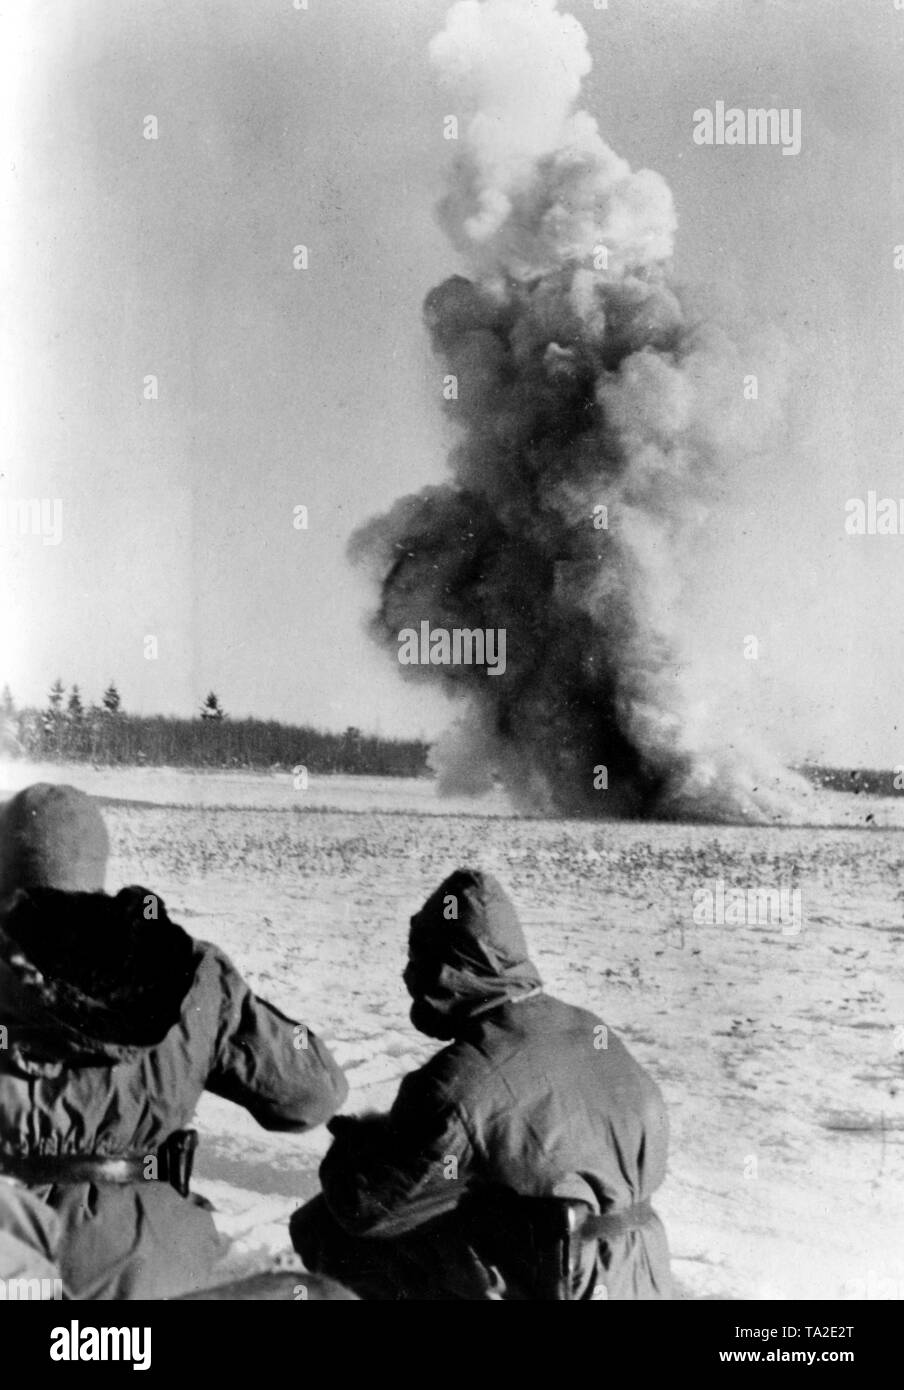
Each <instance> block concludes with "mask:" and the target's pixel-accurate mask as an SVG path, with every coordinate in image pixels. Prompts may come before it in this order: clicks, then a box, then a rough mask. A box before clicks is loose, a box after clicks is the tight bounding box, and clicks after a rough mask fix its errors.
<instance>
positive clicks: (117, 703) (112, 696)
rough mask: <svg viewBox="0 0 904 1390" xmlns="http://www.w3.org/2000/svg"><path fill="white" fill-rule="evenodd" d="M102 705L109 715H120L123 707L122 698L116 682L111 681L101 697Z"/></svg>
mask: <svg viewBox="0 0 904 1390" xmlns="http://www.w3.org/2000/svg"><path fill="white" fill-rule="evenodd" d="M101 703H102V704H103V707H104V709H105V710H106V711H107V713H108V714H118V713H119V711H120V708H121V706H122V698H121V697H120V694H119V691H118V690H117V689H116V685H115V682H113V681H111V682H110V684H109V685H108V686H107V688H106V690H105V691H104V693H103V695H102V696H101Z"/></svg>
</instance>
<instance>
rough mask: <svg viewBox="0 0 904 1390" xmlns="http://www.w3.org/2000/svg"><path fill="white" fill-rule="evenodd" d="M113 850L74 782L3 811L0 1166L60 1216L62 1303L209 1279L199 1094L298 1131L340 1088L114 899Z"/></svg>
mask: <svg viewBox="0 0 904 1390" xmlns="http://www.w3.org/2000/svg"><path fill="white" fill-rule="evenodd" d="M107 854H108V840H107V832H106V829H105V827H104V823H103V820H102V819H101V816H100V814H99V812H98V811H97V810H96V808H95V807H94V805H93V803H92V802H91V801H90V799H89V798H88V797H87V796H85V795H84V794H83V793H82V792H78V791H76V790H74V789H73V788H71V787H60V786H49V785H46V784H40V785H36V786H33V787H29V788H27V789H26V790H25V791H23V792H20V793H19V794H18V795H17V796H15V797H13V798H12V800H11V801H10V802H9V803H8V804H7V805H6V807H4V809H3V811H2V813H0V1014H2V1018H0V1023H2V1024H3V1025H4V1027H5V1029H6V1034H5V1037H6V1042H7V1046H6V1047H5V1048H4V1049H3V1050H0V1171H2V1172H5V1173H7V1174H9V1175H11V1176H13V1177H15V1178H17V1179H18V1180H19V1181H20V1182H21V1183H24V1184H25V1185H26V1186H27V1187H28V1188H29V1189H31V1191H32V1192H33V1193H34V1195H35V1196H37V1197H39V1198H42V1199H43V1200H44V1201H46V1202H47V1203H48V1204H49V1206H50V1207H52V1208H53V1209H54V1210H55V1212H56V1213H57V1216H58V1218H59V1221H60V1226H61V1241H60V1247H59V1254H58V1258H59V1263H60V1267H61V1273H62V1276H63V1281H64V1284H65V1287H66V1291H67V1293H68V1294H69V1295H71V1296H72V1297H74V1298H80V1299H84V1298H87V1299H97V1298H102V1299H123V1298H130V1299H135V1298H161V1297H166V1296H172V1295H177V1294H179V1293H182V1292H184V1291H187V1290H191V1289H197V1288H203V1287H204V1286H206V1285H209V1284H211V1283H213V1282H215V1277H214V1265H215V1262H216V1261H217V1259H218V1257H219V1255H220V1254H221V1241H220V1238H219V1236H218V1234H217V1231H216V1228H215V1226H214V1223H213V1219H212V1217H211V1215H210V1211H209V1209H208V1208H207V1205H206V1204H205V1203H203V1202H202V1201H201V1200H200V1199H197V1198H192V1197H191V1196H190V1195H189V1192H188V1174H189V1170H190V1153H191V1147H192V1145H191V1140H192V1139H193V1138H194V1137H195V1136H194V1131H191V1130H188V1131H186V1129H185V1126H186V1125H187V1124H188V1123H189V1121H190V1120H191V1118H192V1115H193V1112H194V1110H195V1106H196V1105H197V1103H198V1100H199V1098H200V1096H201V1093H202V1092H203V1091H204V1090H209V1091H213V1092H214V1093H215V1094H216V1095H219V1096H224V1097H225V1098H226V1099H227V1100H231V1101H234V1102H235V1103H236V1104H237V1105H241V1106H244V1108H245V1109H246V1110H248V1111H250V1113H251V1114H252V1115H253V1116H254V1118H255V1120H257V1121H258V1123H259V1124H261V1125H263V1126H264V1128H265V1129H271V1130H286V1131H291V1132H296V1133H300V1132H302V1131H304V1130H307V1129H310V1128H311V1127H312V1126H314V1125H319V1124H323V1123H324V1121H326V1120H328V1119H329V1118H330V1116H331V1115H333V1114H334V1113H335V1111H336V1110H337V1109H338V1108H339V1106H340V1105H341V1104H342V1102H343V1100H344V1099H345V1096H346V1093H347V1086H346V1082H345V1078H344V1077H343V1074H342V1072H341V1071H340V1069H339V1067H338V1065H337V1064H336V1062H335V1061H334V1060H333V1058H332V1056H331V1055H330V1053H329V1052H328V1051H327V1049H326V1048H325V1047H324V1046H323V1044H322V1043H321V1042H319V1041H318V1039H317V1038H316V1037H315V1036H314V1034H313V1033H311V1032H309V1031H308V1030H307V1029H304V1028H302V1027H301V1026H300V1025H297V1024H295V1023H293V1022H292V1020H291V1019H289V1018H286V1017H285V1015H284V1014H281V1013H280V1012H279V1010H278V1009H275V1008H273V1007H272V1006H271V1005H269V1004H267V1003H265V1002H264V1001H263V1000H260V999H258V998H256V997H255V995H253V994H252V993H251V990H250V989H249V988H248V986H247V985H246V984H245V982H244V980H243V979H242V977H241V976H240V975H239V974H238V972H237V971H236V969H235V967H234V966H233V965H232V964H231V962H230V961H229V960H228V959H227V957H226V956H225V955H224V954H223V953H222V952H221V951H219V950H218V949H217V948H216V947H215V946H212V945H209V944H208V943H206V942H203V941H195V940H194V939H193V938H192V937H191V936H189V935H188V934H187V933H186V932H185V931H183V930H182V928H181V927H179V926H177V925H176V924H175V923H174V922H172V921H170V919H169V917H168V916H167V914H166V910H165V908H164V905H163V903H162V901H161V900H160V899H159V898H157V897H156V896H155V895H154V894H151V893H149V892H147V890H146V889H144V888H137V887H132V888H124V889H122V891H121V892H119V893H118V894H117V895H116V896H115V897H110V896H108V895H107V894H106V893H105V892H104V891H103V884H104V877H105V871H106V861H107Z"/></svg>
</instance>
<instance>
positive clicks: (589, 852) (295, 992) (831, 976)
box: [0, 763, 904, 1298]
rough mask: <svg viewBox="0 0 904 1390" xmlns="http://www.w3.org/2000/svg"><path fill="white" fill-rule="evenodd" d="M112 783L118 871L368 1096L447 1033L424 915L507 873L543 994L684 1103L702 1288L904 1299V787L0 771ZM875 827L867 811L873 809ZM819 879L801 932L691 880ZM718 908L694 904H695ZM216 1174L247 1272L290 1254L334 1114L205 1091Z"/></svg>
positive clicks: (108, 788) (691, 1220)
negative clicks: (645, 801) (717, 902)
mask: <svg viewBox="0 0 904 1390" xmlns="http://www.w3.org/2000/svg"><path fill="white" fill-rule="evenodd" d="M41 778H46V779H48V780H60V781H68V782H70V783H72V784H74V785H76V786H80V787H83V788H84V789H85V790H86V791H89V792H91V793H92V794H94V795H97V796H99V797H101V798H103V799H104V801H105V807H104V810H105V814H106V817H107V821H108V825H109V827H110V832H111V837H112V840H113V848H114V857H113V863H112V869H111V874H110V879H109V883H108V886H109V887H110V888H111V889H115V888H116V887H118V886H120V884H122V883H127V882H139V883H142V884H145V885H146V886H148V887H150V888H153V889H154V890H155V891H157V892H159V893H160V894H161V895H162V896H163V898H164V900H165V901H166V904H167V907H168V910H169V911H170V913H171V915H172V916H173V917H174V918H175V919H176V920H177V921H180V922H181V923H182V924H183V925H184V926H185V927H186V928H188V930H190V931H191V932H193V933H194V934H195V935H197V936H201V937H204V938H207V939H209V940H212V941H216V942H217V943H219V944H220V945H221V946H222V947H224V948H225V949H226V950H227V951H228V952H229V953H230V954H231V956H232V958H233V959H234V960H235V962H236V964H237V965H238V966H239V968H240V969H241V970H242V971H243V972H244V974H245V975H246V976H247V978H248V980H249V981H250V983H251V984H252V985H253V986H254V988H256V989H257V990H258V991H259V992H260V993H261V994H264V995H266V996H267V997H268V998H270V999H272V1001H273V1002H274V1003H275V1004H277V1005H278V1006H279V1007H280V1008H282V1009H284V1010H285V1011H286V1012H288V1013H290V1014H292V1015H293V1016H295V1017H297V1018H299V1019H300V1020H303V1021H304V1022H306V1023H308V1024H309V1025H310V1026H311V1027H313V1028H314V1029H315V1030H316V1031H317V1032H319V1033H321V1034H322V1035H323V1036H324V1037H325V1038H326V1039H327V1040H328V1042H329V1043H330V1044H331V1045H332V1046H333V1047H334V1049H335V1051H336V1053H337V1055H338V1057H339V1059H340V1061H341V1062H342V1063H343V1065H344V1066H345V1067H346V1069H347V1071H348V1076H349V1080H350V1083H351V1086H352V1094H351V1097H350V1100H349V1102H348V1107H349V1108H350V1109H355V1110H357V1109H365V1108H372V1107H382V1106H385V1105H386V1104H387V1103H388V1102H389V1100H390V1099H391V1097H392V1095H393V1093H394V1091H395V1088H396V1086H397V1083H398V1080H399V1078H400V1077H401V1076H402V1075H403V1073H404V1072H406V1071H407V1070H409V1069H410V1068H411V1067H413V1066H416V1065H417V1064H418V1063H419V1062H420V1061H421V1060H422V1059H423V1058H425V1057H426V1056H427V1055H428V1053H429V1052H430V1050H431V1044H430V1043H429V1042H428V1041H427V1040H426V1039H422V1038H420V1037H419V1035H417V1034H416V1033H415V1032H414V1031H413V1029H412V1028H411V1026H410V1024H409V1022H408V1017H407V1014H408V999H407V996H406V994H405V991H404V988H403V986H402V982H401V970H402V966H403V964H404V958H405V940H406V931H407V921H408V917H409V916H410V914H411V913H412V911H414V910H415V909H416V908H417V907H418V906H419V905H420V903H421V902H422V900H423V899H424V897H425V896H426V895H427V893H428V892H429V891H430V890H431V889H432V888H433V887H435V885H436V884H437V882H438V881H439V880H440V878H441V877H442V876H443V875H445V874H446V873H448V872H449V871H450V870H451V869H452V868H454V867H455V866H456V865H459V864H474V865H480V866H482V867H485V868H488V869H490V870H492V871H493V872H495V873H497V874H498V875H499V876H500V878H501V879H502V880H503V882H504V883H505V884H506V886H507V887H508V888H509V890H510V892H511V893H512V895H513V897H514V899H515V901H516V903H517V905H518V907H519V909H520V910H521V913H522V916H523V920H524V923H525V927H526V930H527V933H528V938H529V941H530V944H531V947H532V954H533V956H534V958H535V959H536V961H537V963H538V965H539V966H540V969H541V972H542V973H543V975H544V977H545V980H546V983H547V986H548V988H549V989H550V990H551V991H552V992H554V993H556V994H559V995H561V996H562V997H563V998H565V999H568V1000H571V1001H573V1002H574V1003H577V1004H582V1005H585V1006H588V1007H590V1008H592V1009H594V1010H596V1011H597V1012H598V1013H599V1014H600V1015H601V1016H602V1017H603V1018H604V1019H605V1020H606V1021H607V1022H608V1023H609V1024H610V1025H611V1026H612V1027H613V1028H615V1029H616V1030H617V1031H618V1032H620V1033H621V1034H622V1036H623V1037H624V1039H625V1041H626V1042H627V1043H628V1045H629V1046H630V1047H631V1048H632V1049H633V1050H634V1052H635V1053H636V1054H637V1056H638V1057H639V1059H640V1060H641V1061H642V1062H643V1063H644V1065H645V1066H647V1067H648V1068H649V1069H650V1071H651V1072H652V1073H653V1075H654V1076H655V1077H656V1078H657V1079H658V1080H659V1082H660V1084H661V1085H662V1087H663V1090H664V1092H665V1095H666V1098H667V1100H668V1102H669V1105H670V1109H671V1116H672V1158H671V1164H670V1176H669V1179H668V1182H667V1184H666V1186H665V1187H664V1188H663V1189H662V1191H661V1192H660V1194H659V1197H658V1200H657V1207H658V1209H659V1211H660V1213H661V1215H662V1217H663V1219H664V1221H665V1223H666V1226H667V1229H668V1232H669V1236H670V1240H671V1244H672V1251H673V1256H674V1267H675V1272H676V1276H677V1279H678V1281H679V1283H680V1285H681V1287H682V1290H683V1293H684V1296H686V1297H691V1298H706V1297H717V1298H744V1297H752V1298H797V1297H804V1296H809V1297H816V1298H832V1297H844V1296H852V1297H864V1296H865V1297H898V1298H900V1297H902V1296H904V971H902V957H904V921H902V898H904V887H902V885H904V874H902V871H904V834H902V833H901V831H902V829H904V795H902V797H901V799H900V800H898V799H888V800H885V801H882V800H879V799H872V800H870V802H869V804H866V803H865V799H864V798H863V797H853V796H851V797H848V796H845V795H841V794H831V793H817V792H814V794H813V798H812V801H811V802H810V803H808V805H807V806H806V807H805V808H804V811H803V812H802V816H801V819H802V821H805V822H807V823H806V824H800V825H797V826H781V827H770V828H761V827H724V826H714V827H706V826H688V825H676V824H645V825H644V824H633V823H632V824H610V823H606V822H586V821H583V822H577V821H556V820H545V819H544V820H540V819H537V820H531V819H523V818H516V817H512V816H511V815H509V814H508V812H507V810H506V805H505V801H504V799H503V797H502V794H501V793H499V794H498V796H496V795H494V797H493V798H491V799H490V800H489V801H481V802H476V803H469V802H465V801H461V802H439V801H437V800H436V798H435V797H434V794H433V788H432V786H431V784H430V783H429V782H425V781H403V780H393V779H369V778H353V777H334V778H312V779H311V781H310V783H309V786H308V788H307V789H306V790H305V791H300V790H299V791H297V790H296V789H295V788H294V786H293V782H292V779H291V777H290V776H288V775H281V776H280V775H276V776H268V775H265V774H259V775H255V774H248V773H211V774H196V773H187V772H181V771H176V770H166V769H163V770H161V769H149V768H148V769H128V770H121V771H117V770H103V769H100V770H98V769H92V768H90V767H81V766H69V767H67V768H65V769H51V768H36V767H33V766H31V767H29V766H27V765H24V764H21V763H13V764H6V765H4V766H2V767H0V789H2V790H0V795H5V794H6V793H7V792H8V791H11V790H14V789H15V788H16V787H18V786H21V785H25V784H26V783H28V782H31V781H36V780H39V779H41ZM868 816H871V817H872V821H870V822H868V821H867V817H868ZM719 881H721V882H722V884H723V886H724V889H725V891H726V893H727V892H728V890H730V889H731V888H744V889H747V888H756V889H761V890H770V889H779V890H780V889H786V890H791V889H799V890H800V899H799V902H800V909H801V921H800V930H799V931H796V930H793V929H792V930H787V929H783V928H782V926H780V925H778V924H776V923H774V922H772V923H768V924H762V923H759V924H757V922H755V921H748V922H746V923H744V924H735V925H733V924H731V922H730V921H729V922H728V923H727V924H725V925H718V924H713V925H706V924H705V923H699V922H695V920H694V910H695V904H696V903H699V901H700V899H699V897H698V898H697V899H695V897H694V894H695V892H696V893H698V894H700V893H702V892H703V890H710V891H711V892H713V894H715V892H716V888H717V885H718V882H719ZM699 915H700V914H699V912H698V917H699ZM198 1121H199V1127H200V1129H201V1131H202V1147H201V1151H200V1159H199V1164H198V1169H197V1183H196V1186H197V1187H198V1189H199V1190H200V1191H203V1192H204V1193H205V1194H206V1195H207V1196H209V1197H210V1198H211V1199H212V1200H213V1201H214V1203H215V1204H216V1206H217V1209H218V1221H219V1224H220V1225H221V1228H222V1229H223V1231H224V1232H225V1233H226V1234H228V1235H229V1236H231V1237H233V1238H234V1240H235V1245H234V1247H233V1250H232V1254H231V1256H230V1266H231V1267H232V1268H235V1269H237V1270H239V1269H240V1270H245V1269H256V1268H262V1267H265V1266H266V1265H268V1264H270V1263H272V1262H273V1260H274V1258H275V1257H279V1256H280V1254H281V1253H285V1252H287V1251H288V1248H289V1247H288V1238H287V1234H286V1221H287V1218H288V1215H289V1213H290V1212H291V1210H292V1209H293V1207H294V1206H295V1205H296V1204H297V1202H299V1201H300V1200H302V1199H303V1198H305V1197H306V1196H308V1195H310V1194H311V1193H312V1192H314V1191H315V1190H316V1185H317V1177H316V1169H317V1164H318V1162H319V1159H320V1156H321V1154H322V1153H323V1151H324V1148H325V1144H326V1141H327V1140H328V1136H327V1135H326V1133H325V1131H320V1132H317V1133H315V1134H313V1135H309V1136H302V1137H300V1138H298V1137H295V1138H293V1137H292V1136H286V1135H268V1134H265V1133H264V1132H263V1131H262V1130H259V1129H258V1128H257V1127H256V1125H255V1124H254V1122H253V1121H252V1120H251V1119H250V1117H248V1116H246V1115H245V1114H244V1112H242V1111H239V1110H237V1109H236V1108H235V1107H233V1106H230V1105H229V1104H228V1103H227V1102H225V1101H219V1100H217V1099H216V1098H214V1097H205V1099H204V1101H203V1103H202V1105H201V1108H200V1111H199V1116H198Z"/></svg>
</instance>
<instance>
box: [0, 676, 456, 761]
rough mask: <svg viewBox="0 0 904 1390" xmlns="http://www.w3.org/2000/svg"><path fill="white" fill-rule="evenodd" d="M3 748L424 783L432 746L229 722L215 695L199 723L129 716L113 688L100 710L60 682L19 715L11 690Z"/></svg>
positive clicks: (26, 754)
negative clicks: (44, 701)
mask: <svg viewBox="0 0 904 1390" xmlns="http://www.w3.org/2000/svg"><path fill="white" fill-rule="evenodd" d="M0 748H2V752H3V753H4V754H5V755H6V756H10V755H12V756H18V757H23V758H29V759H31V760H33V761H35V762H90V763H96V764H98V765H129V766H142V765H146V766H149V767H207V768H214V767H215V768H257V769H261V768H276V769H281V770H286V771H291V770H292V769H293V768H296V767H304V768H305V769H306V770H307V771H308V772H309V773H321V774H322V773H328V772H349V773H358V774H369V775H371V776H379V777H420V776H423V775H425V774H426V773H427V772H428V767H427V744H426V743H424V742H423V741H421V740H419V739H388V738H379V737H377V736H375V735H366V734H362V732H361V731H360V729H356V728H348V729H346V730H345V731H344V732H343V733H341V734H340V733H324V732H321V731H320V730H318V729H312V728H308V727H306V726H296V725H293V724H281V723H279V722H277V721H276V720H272V719H268V720H264V719H231V718H229V716H228V715H227V714H226V712H225V710H224V709H223V707H222V705H221V704H220V701H219V697H218V696H217V695H216V694H215V693H214V691H210V693H209V694H208V695H207V697H206V699H205V700H204V703H203V704H202V705H201V706H200V708H199V710H198V714H197V716H196V717H195V718H194V719H185V718H176V717H169V716H165V715H143V714H130V713H128V712H127V711H126V710H124V709H123V707H122V700H121V698H120V695H119V691H118V690H117V688H116V686H115V684H114V683H113V682H112V681H111V683H110V685H109V686H108V687H107V689H106V690H105V691H104V693H103V695H102V697H101V702H100V704H88V705H86V704H85V703H84V701H83V699H82V693H81V691H80V690H79V687H78V686H77V685H73V686H72V687H71V688H70V690H69V693H68V694H67V692H66V687H65V686H64V685H63V683H62V681H60V680H57V681H55V682H54V684H53V686H52V687H51V689H50V692H49V694H48V697H47V705H46V707H45V708H44V709H28V708H24V709H18V708H17V706H16V703H15V700H14V699H13V696H12V693H11V691H10V690H9V687H6V688H5V689H4V690H3V692H2V694H0Z"/></svg>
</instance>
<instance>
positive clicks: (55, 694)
mask: <svg viewBox="0 0 904 1390" xmlns="http://www.w3.org/2000/svg"><path fill="white" fill-rule="evenodd" d="M65 694H66V687H65V686H64V684H63V682H62V681H61V680H60V678H59V676H57V678H56V680H55V681H54V683H53V685H52V686H51V687H50V693H49V695H48V696H47V702H48V706H49V712H50V713H51V714H54V715H56V714H60V713H61V711H62V708H63V696H64V695H65Z"/></svg>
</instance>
